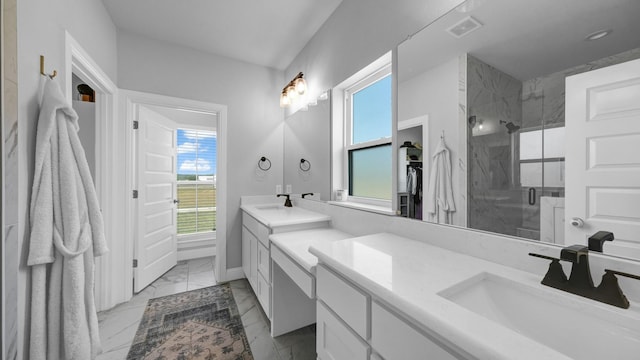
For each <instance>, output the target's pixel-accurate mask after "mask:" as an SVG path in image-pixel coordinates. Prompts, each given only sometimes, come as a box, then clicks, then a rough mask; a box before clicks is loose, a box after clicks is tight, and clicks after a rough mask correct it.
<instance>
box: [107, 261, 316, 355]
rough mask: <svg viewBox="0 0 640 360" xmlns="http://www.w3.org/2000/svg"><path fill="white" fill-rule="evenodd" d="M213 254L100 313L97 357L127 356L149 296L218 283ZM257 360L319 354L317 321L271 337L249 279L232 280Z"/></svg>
mask: <svg viewBox="0 0 640 360" xmlns="http://www.w3.org/2000/svg"><path fill="white" fill-rule="evenodd" d="M213 264H214V258H213V257H210V258H202V259H194V260H189V261H181V262H179V263H178V265H176V266H175V267H174V268H173V269H171V270H170V271H168V272H167V273H166V274H164V275H163V276H162V277H160V278H159V279H158V280H156V281H155V282H153V283H152V284H151V285H149V286H148V287H147V288H145V289H144V290H143V291H141V292H140V293H138V294H136V295H135V296H134V297H133V298H132V299H131V300H130V301H128V302H126V303H123V304H120V305H118V306H116V307H114V308H113V309H110V310H107V311H103V312H100V313H98V320H99V325H100V337H101V340H102V348H103V352H102V354H101V355H100V356H98V360H125V359H126V357H127V353H128V352H129V347H130V345H131V342H132V341H133V337H134V336H135V333H136V331H137V330H138V325H139V323H140V320H141V319H142V314H143V313H144V309H145V307H146V304H147V300H149V299H152V298H156V297H160V296H166V295H171V294H176V293H180V292H183V291H188V290H196V289H200V288H203V287H207V286H212V285H215V279H214V275H213ZM230 285H231V289H232V292H233V297H234V299H235V301H236V304H237V305H238V311H239V312H240V315H241V319H242V324H243V325H244V329H245V332H246V334H247V338H248V340H249V344H250V346H251V352H252V353H253V356H254V359H256V360H294V359H295V360H306V359H309V360H311V359H315V358H316V351H315V350H316V347H315V339H316V336H315V334H316V331H315V325H311V326H308V327H305V328H302V329H300V330H297V331H294V332H291V333H289V334H285V335H282V336H278V337H276V338H272V337H271V335H270V334H269V321H268V319H267V317H266V315H265V314H264V312H263V311H262V308H261V307H260V305H259V304H258V299H257V298H256V296H255V294H254V293H253V291H252V290H251V287H250V286H249V283H248V282H247V281H246V280H244V279H243V280H236V281H232V282H231V283H230Z"/></svg>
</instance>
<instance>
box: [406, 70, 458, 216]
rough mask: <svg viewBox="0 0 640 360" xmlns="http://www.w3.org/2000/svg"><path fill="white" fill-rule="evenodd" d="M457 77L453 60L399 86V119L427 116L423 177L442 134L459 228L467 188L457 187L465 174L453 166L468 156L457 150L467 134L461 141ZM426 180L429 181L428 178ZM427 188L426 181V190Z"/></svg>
mask: <svg viewBox="0 0 640 360" xmlns="http://www.w3.org/2000/svg"><path fill="white" fill-rule="evenodd" d="M459 76H460V74H459V60H458V58H457V57H456V58H454V59H451V60H449V61H447V62H445V63H443V64H440V65H438V66H436V67H434V68H432V69H430V70H427V71H425V72H423V73H422V74H419V75H417V76H414V77H413V78H411V79H409V80H407V81H404V82H401V83H399V84H398V120H399V121H402V120H407V119H411V118H415V117H418V116H422V115H425V114H428V115H429V129H428V134H429V139H428V141H425V142H424V143H425V144H426V145H425V146H427V147H428V148H425V149H424V150H423V154H422V156H423V168H424V169H426V174H428V170H429V169H431V157H432V156H433V151H434V150H435V148H436V147H437V145H438V143H439V142H440V135H441V134H442V131H444V135H445V143H446V144H447V148H448V149H449V151H450V155H451V181H452V183H453V184H454V194H453V195H454V199H455V200H454V201H455V205H456V209H457V211H456V212H454V213H453V224H454V225H461V223H460V222H459V220H458V219H459V218H460V216H459V214H460V213H461V212H464V211H466V203H465V202H464V198H465V195H466V194H465V192H466V189H460V187H458V186H456V184H460V176H464V175H463V174H461V173H460V167H458V166H454V165H456V164H458V159H460V158H461V157H462V159H463V161H464V162H465V163H466V157H467V156H466V154H460V151H459V149H458V144H459V142H460V140H462V141H466V136H464V134H466V133H463V134H462V138H461V131H460V129H459V121H458V107H459V104H458V102H459V99H458V84H459ZM463 130H464V129H463ZM427 176H428V175H427ZM426 180H427V181H428V177H427V178H426ZM426 185H427V184H426V182H425V191H426ZM425 215H426V214H425ZM425 218H426V216H425Z"/></svg>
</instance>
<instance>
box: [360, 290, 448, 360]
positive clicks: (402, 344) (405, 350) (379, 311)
mask: <svg viewBox="0 0 640 360" xmlns="http://www.w3.org/2000/svg"><path fill="white" fill-rule="evenodd" d="M371 347H373V349H375V351H377V352H378V353H380V355H382V356H383V357H384V358H385V360H405V359H430V360H455V359H457V358H456V357H455V356H453V355H451V354H450V353H449V352H447V351H446V350H444V349H443V348H442V347H440V346H439V345H438V344H436V343H435V342H433V340H431V339H429V338H428V337H426V336H425V335H424V334H422V333H420V332H418V331H417V330H416V329H414V328H413V327H411V326H410V325H409V324H407V323H406V322H404V320H401V319H400V318H399V317H398V316H396V315H395V314H393V313H391V312H389V311H388V310H386V309H385V308H383V307H382V306H380V305H379V304H377V303H376V302H373V304H372V306H371Z"/></svg>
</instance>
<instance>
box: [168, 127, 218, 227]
mask: <svg viewBox="0 0 640 360" xmlns="http://www.w3.org/2000/svg"><path fill="white" fill-rule="evenodd" d="M177 151H178V178H177V181H178V201H179V203H178V221H177V224H178V235H183V234H193V233H202V232H211V231H215V230H216V133H215V132H213V131H203V130H188V129H178V150H177Z"/></svg>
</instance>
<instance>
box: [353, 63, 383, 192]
mask: <svg viewBox="0 0 640 360" xmlns="http://www.w3.org/2000/svg"><path fill="white" fill-rule="evenodd" d="M345 119H346V122H345V125H346V129H345V131H346V137H345V138H346V144H345V149H346V151H345V157H346V159H345V164H346V165H347V171H346V174H345V175H346V176H347V177H348V179H347V181H346V183H347V184H348V185H349V196H350V197H356V198H369V199H377V200H385V201H390V200H391V176H392V171H391V170H392V166H391V69H390V66H385V67H384V68H382V69H379V70H378V71H376V72H375V73H374V74H372V75H371V76H369V77H367V78H366V79H364V80H362V81H360V82H359V83H357V84H356V85H354V86H352V87H350V88H348V89H346V91H345Z"/></svg>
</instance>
